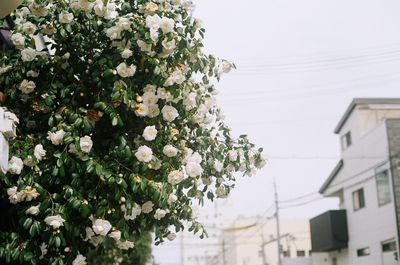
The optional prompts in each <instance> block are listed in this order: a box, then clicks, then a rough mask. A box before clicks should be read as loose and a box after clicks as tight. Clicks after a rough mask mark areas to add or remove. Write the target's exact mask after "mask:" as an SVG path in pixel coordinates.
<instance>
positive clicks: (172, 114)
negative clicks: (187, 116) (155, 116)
mask: <svg viewBox="0 0 400 265" xmlns="http://www.w3.org/2000/svg"><path fill="white" fill-rule="evenodd" d="M161 113H162V115H163V118H164V120H166V121H168V122H173V121H174V120H175V119H176V118H177V117H178V116H179V113H178V111H177V110H176V108H174V107H172V106H168V105H166V106H164V107H163V108H162V110H161Z"/></svg>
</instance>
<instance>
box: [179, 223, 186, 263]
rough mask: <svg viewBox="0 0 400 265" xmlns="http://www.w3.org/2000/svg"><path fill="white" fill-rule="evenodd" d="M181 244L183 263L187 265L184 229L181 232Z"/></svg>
mask: <svg viewBox="0 0 400 265" xmlns="http://www.w3.org/2000/svg"><path fill="white" fill-rule="evenodd" d="M180 241H181V242H180V245H181V251H180V252H181V265H185V245H184V242H183V230H182V232H181V240H180Z"/></svg>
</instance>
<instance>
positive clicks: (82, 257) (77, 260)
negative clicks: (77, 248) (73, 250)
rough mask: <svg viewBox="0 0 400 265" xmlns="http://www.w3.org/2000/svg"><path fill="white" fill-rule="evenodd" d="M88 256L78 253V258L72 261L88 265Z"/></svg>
mask: <svg viewBox="0 0 400 265" xmlns="http://www.w3.org/2000/svg"><path fill="white" fill-rule="evenodd" d="M86 264H87V262H86V258H85V257H84V256H82V254H78V255H77V256H76V258H75V259H74V260H73V261H72V265H86Z"/></svg>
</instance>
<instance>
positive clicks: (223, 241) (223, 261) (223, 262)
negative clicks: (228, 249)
mask: <svg viewBox="0 0 400 265" xmlns="http://www.w3.org/2000/svg"><path fill="white" fill-rule="evenodd" d="M222 264H223V265H226V256H225V239H223V240H222Z"/></svg>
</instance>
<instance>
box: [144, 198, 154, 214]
mask: <svg viewBox="0 0 400 265" xmlns="http://www.w3.org/2000/svg"><path fill="white" fill-rule="evenodd" d="M153 207H154V203H153V202H151V201H147V202H145V203H144V204H143V205H142V212H143V213H151V212H152V211H153Z"/></svg>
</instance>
